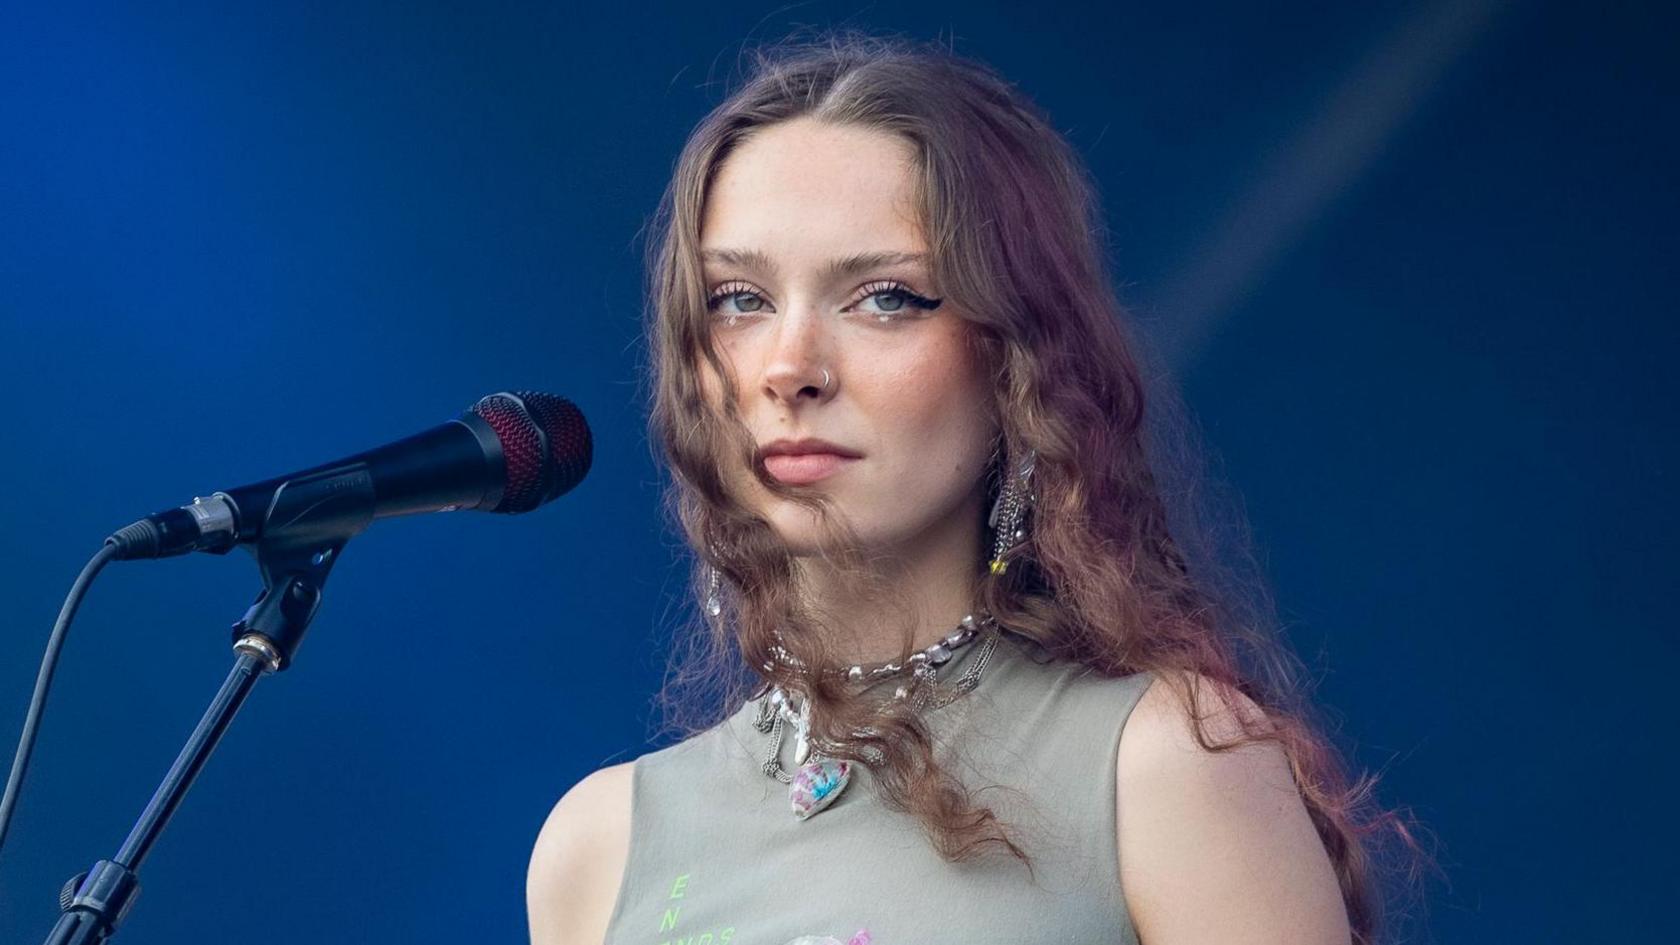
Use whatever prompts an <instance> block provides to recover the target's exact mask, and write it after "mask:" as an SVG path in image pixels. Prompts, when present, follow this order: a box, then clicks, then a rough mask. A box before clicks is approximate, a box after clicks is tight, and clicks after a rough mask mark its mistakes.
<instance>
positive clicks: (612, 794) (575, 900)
mask: <svg viewBox="0 0 1680 945" xmlns="http://www.w3.org/2000/svg"><path fill="white" fill-rule="evenodd" d="M633 765H634V762H626V763H625V764H620V765H613V766H611V767H608V768H602V769H601V770H599V771H596V772H594V773H593V774H591V775H589V776H588V777H586V778H584V779H583V780H582V781H579V782H578V783H577V784H576V785H575V786H573V788H572V789H571V790H570V791H567V792H566V795H565V796H564V797H562V798H560V801H559V803H557V804H555V805H554V809H553V810H552V811H550V812H549V815H548V819H547V820H546V821H544V822H543V826H542V830H541V831H539V832H538V834H537V840H536V844H535V845H534V846H533V848H532V850H531V863H530V867H529V869H528V870H527V872H526V875H525V910H526V915H527V916H528V918H529V920H530V924H531V943H532V945H600V943H601V942H602V940H603V939H605V938H606V934H607V920H608V919H610V918H611V917H612V910H613V905H614V903H615V901H616V899H617V897H618V887H619V883H620V882H621V881H622V879H623V876H624V863H625V860H626V858H627V857H628V854H629V852H630V775H631V770H632V766H633Z"/></svg>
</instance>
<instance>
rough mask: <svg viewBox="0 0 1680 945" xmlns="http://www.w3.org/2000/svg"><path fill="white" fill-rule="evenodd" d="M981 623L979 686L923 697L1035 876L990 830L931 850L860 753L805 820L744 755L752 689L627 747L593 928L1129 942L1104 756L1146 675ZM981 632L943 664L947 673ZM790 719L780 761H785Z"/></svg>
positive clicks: (952, 762) (948, 751)
mask: <svg viewBox="0 0 1680 945" xmlns="http://www.w3.org/2000/svg"><path fill="white" fill-rule="evenodd" d="M986 632H987V633H991V634H996V635H997V636H998V642H997V646H996V648H995V650H994V651H993V653H992V655H991V658H990V660H989V662H988V664H987V665H986V667H985V671H984V673H983V674H982V676H981V678H980V682H979V685H978V686H977V687H976V688H975V689H974V691H972V692H969V693H967V694H965V695H963V696H961V697H960V698H958V699H957V700H956V701H955V702H952V703H951V704H949V705H946V706H943V707H941V708H938V709H930V710H927V711H926V715H925V718H926V721H927V724H928V727H929V729H930V730H931V731H932V733H933V735H934V737H935V738H936V739H937V743H938V748H937V749H936V752H937V754H936V757H937V758H938V760H939V761H940V762H941V763H943V764H945V765H947V766H948V770H951V771H953V772H954V773H956V774H957V775H958V777H960V778H961V779H962V781H963V783H964V784H966V785H967V786H968V787H969V788H970V789H971V790H974V791H976V794H975V797H976V800H977V801H978V802H979V803H981V804H984V805H986V806H988V807H991V808H992V809H993V810H994V811H995V812H996V813H997V814H998V815H999V817H1001V818H1002V819H1003V822H1004V825H1005V829H1006V830H1008V831H1009V832H1010V835H1011V837H1012V839H1014V840H1015V842H1016V843H1017V844H1018V845H1020V846H1022V847H1023V848H1024V849H1025V851H1026V853H1027V854H1028V855H1029V856H1030V857H1031V858H1032V860H1033V870H1034V875H1029V872H1028V870H1027V867H1026V865H1025V864H1023V863H1022V862H1021V861H1020V860H1018V859H1016V858H1015V857H1014V856H1012V855H1010V854H1009V853H1008V852H1007V851H1005V850H1002V849H1001V848H1000V847H999V846H998V845H996V844H988V845H987V849H988V851H989V852H987V853H986V854H984V855H983V856H982V857H981V858H980V859H978V860H971V861H968V862H962V863H948V862H946V861H944V860H942V859H940V857H939V855H938V853H936V852H935V851H934V849H933V848H932V846H931V845H930V844H929V842H928V839H927V837H926V836H925V835H924V834H923V832H922V829H921V827H920V825H919V824H918V823H917V822H916V821H915V819H914V818H912V817H910V816H909V815H908V814H903V813H899V812H897V811H892V810H888V809H887V808H886V807H885V806H883V805H882V803H881V802H880V799H879V798H878V796H877V794H876V789H875V785H874V783H873V779H872V777H871V773H870V771H869V769H868V768H867V767H865V766H862V765H853V766H852V776H851V783H850V784H849V785H848V786H847V787H846V788H845V790H844V791H843V792H842V793H841V795H840V796H839V797H838V798H837V799H836V800H835V801H834V802H833V804H832V805H831V806H830V807H828V808H827V809H825V810H822V811H820V812H818V813H816V814H815V815H813V816H812V817H811V818H810V819H808V820H803V821H802V820H799V819H798V818H796V817H795V816H794V815H793V812H792V810H791V808H790V806H789V800H788V787H787V785H784V784H782V783H780V782H779V781H776V780H774V779H772V778H770V777H769V776H767V775H765V774H764V772H763V770H762V768H761V765H762V763H763V760H764V758H765V756H766V753H767V752H768V750H769V744H770V736H769V735H768V734H766V733H764V732H760V731H759V730H758V729H757V728H755V727H754V725H753V722H754V720H755V718H757V716H758V711H759V705H758V702H757V701H756V700H754V701H748V702H745V703H743V704H742V705H741V706H740V708H739V709H737V710H736V711H735V712H734V713H733V714H732V715H730V716H729V718H727V719H725V720H724V721H723V722H720V723H719V724H717V725H715V726H713V727H712V728H710V729H707V730H706V731H704V732H702V733H700V734H698V735H695V736H693V737H691V738H689V739H687V740H685V741H682V742H679V743H677V744H675V745H672V746H670V747H668V748H664V749H661V750H659V751H654V752H650V753H648V754H645V755H643V756H641V757H640V758H638V759H636V762H635V767H634V770H633V774H632V779H631V781H632V789H631V825H630V849H629V859H628V861H627V862H626V864H625V870H624V878H623V881H622V883H621V884H620V887H619V891H618V899H617V903H616V904H615V906H614V908H613V914H612V918H611V919H610V921H609V922H608V926H607V936H606V945H829V943H831V942H832V943H835V945H865V943H867V945H971V943H981V942H996V943H1008V945H1037V943H1044V945H1051V943H1054V945H1068V943H1081V945H1083V943H1097V942H1101V943H1131V945H1136V943H1137V940H1138V939H1137V933H1136V931H1135V930H1134V928H1133V926H1132V921H1131V916H1130V914H1129V913H1128V912H1127V909H1126V901H1125V898H1124V896H1123V894H1122V892H1121V888H1120V876H1119V858H1118V852H1117V850H1116V838H1115V763H1116V758H1117V752H1118V750H1119V743H1120V735H1121V732H1122V730H1123V728H1124V726H1125V724H1126V719H1127V718H1128V717H1129V716H1130V714H1131V711H1132V708H1133V707H1134V706H1135V705H1137V702H1138V700H1139V699H1140V698H1141V697H1142V696H1143V693H1144V690H1145V689H1147V688H1148V686H1149V683H1150V680H1151V678H1152V675H1151V674H1150V673H1147V672H1143V673H1135V674H1132V675H1130V676H1123V677H1119V678H1115V677H1107V676H1102V675H1099V674H1097V673H1096V672H1095V671H1093V670H1091V669H1089V668H1088V667H1086V666H1083V665H1081V664H1079V663H1076V662H1073V661H1070V660H1061V659H1052V658H1050V657H1049V656H1047V655H1046V654H1045V653H1044V651H1043V650H1042V648H1040V647H1039V646H1038V645H1037V644H1036V643H1034V642H1032V641H1031V640H1028V639H1027V638H1025V637H1022V636H1018V635H1016V634H1013V633H1010V632H1008V631H1001V632H1000V631H996V630H989V631H986ZM984 639H985V635H984V634H983V635H982V636H981V637H980V638H979V639H977V640H976V641H975V642H973V643H971V644H969V645H968V646H964V647H962V648H961V649H959V650H958V651H957V652H956V653H955V654H954V655H953V657H952V659H951V661H950V662H949V663H947V664H946V665H945V666H944V667H942V668H941V670H940V673H939V678H940V684H941V685H942V686H944V685H949V684H950V683H952V682H954V681H955V680H956V679H957V678H958V677H960V676H961V675H962V674H963V673H964V672H965V671H966V670H967V668H968V666H969V665H970V663H971V662H972V661H973V660H974V659H976V654H977V653H978V652H979V651H980V649H981V646H980V644H981V643H982V642H983V641H984ZM792 755H793V738H792V735H791V732H789V733H787V734H786V735H785V736H784V738H783V746H782V754H781V761H782V765H783V767H784V769H785V770H787V771H789V772H792V771H794V770H795V769H796V767H797V766H796V765H795V764H794V763H793V757H792Z"/></svg>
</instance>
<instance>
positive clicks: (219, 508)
mask: <svg viewBox="0 0 1680 945" xmlns="http://www.w3.org/2000/svg"><path fill="white" fill-rule="evenodd" d="M592 455H593V441H592V439H591V437H590V434H589V424H587V423H586V422H584V419H583V413H582V412H581V411H579V410H578V408H577V407H576V406H575V405H574V404H572V402H571V401H569V400H566V399H565V398H563V397H556V396H555V395H553V394H543V393H538V392H535V391H519V392H510V391H503V392H501V393H496V394H491V395H489V396H487V397H484V398H482V399H481V400H479V401H478V403H476V404H474V405H473V406H472V407H471V408H470V409H468V410H467V411H465V412H464V413H462V414H461V415H460V416H459V417H457V418H455V419H453V420H450V421H448V422H446V423H442V424H439V425H438V426H435V427H433V428H431V429H430V430H426V431H424V432H422V433H416V434H415V435H413V436H410V437H406V438H404V439H401V440H398V441H396V442H395V443H389V444H386V445H385V446H380V447H376V448H374V449H371V450H368V451H366V452H362V453H357V454H355V455H353V456H347V457H345V458H344V459H341V460H338V461H337V462H332V463H324V464H322V465H320V466H314V467H311V468H309V469H305V470H303V471H301V472H296V473H292V474H291V475H288V476H280V477H277V478H274V479H267V480H264V481H262V482H258V483H253V484H251V485H248V486H240V487H239V488H236V489H229V490H227V491H225V492H217V493H214V494H213V495H210V496H201V497H198V498H195V499H193V501H192V504H191V505H184V506H181V507H179V508H173V509H166V510H164V511H162V512H157V513H154V514H152V515H148V516H146V517H145V518H143V519H140V520H139V521H137V522H135V523H134V524H132V525H129V526H126V527H124V528H122V529H119V530H118V531H117V532H116V533H115V534H113V535H112V536H111V537H109V538H107V539H105V543H106V544H107V545H114V546H116V548H117V553H116V555H115V557H117V558H119V559H132V558H166V557H170V556H173V555H181V554H186V553H188V552H192V551H207V552H210V553H212V554H226V553H227V552H228V551H229V550H230V549H232V548H233V547H234V546H235V545H240V544H252V543H255V542H257V541H260V540H261V539H262V538H263V536H264V534H266V533H270V532H272V531H276V530H278V529H280V528H283V527H284V526H285V525H287V524H288V522H289V521H291V520H296V519H300V518H302V517H303V515H302V513H301V512H300V510H299V509H297V508H295V506H296V505H297V503H296V502H292V503H286V505H287V510H286V511H285V512H282V513H281V514H282V516H284V518H282V519H278V520H276V521H274V522H270V518H271V516H272V514H273V513H274V511H275V510H276V509H279V508H281V507H282V502H281V501H280V499H281V497H282V494H283V493H285V491H286V490H287V489H292V490H293V496H297V495H303V496H305V500H304V501H305V502H306V503H307V508H308V509H310V510H312V509H314V508H316V507H319V506H326V505H328V504H329V503H336V504H337V505H338V506H339V507H338V508H334V509H333V510H332V514H333V515H334V516H336V517H338V518H339V519H340V520H342V522H343V530H344V532H345V537H348V535H349V534H354V533H356V532H359V531H361V529H362V528H364V527H366V525H367V524H368V523H369V522H371V521H372V520H374V519H381V518H390V517H392V516H397V515H416V514H419V513H422V512H451V511H455V510H457V509H480V510H483V511H487V512H502V513H505V514H517V513H519V512H529V511H531V510H532V509H534V508H536V507H537V506H539V505H542V504H544V503H546V502H549V501H552V500H554V499H556V498H559V497H560V496H561V495H563V494H564V493H566V492H568V491H570V490H571V489H572V488H573V487H574V486H576V485H577V484H578V483H579V482H580V481H582V479H583V477H584V475H585V474H586V473H588V472H589V463H590V459H591V458H592ZM311 485H316V486H320V487H321V488H322V489H323V490H324V494H323V495H322V496H321V497H320V498H318V499H317V498H314V497H312V496H310V494H309V492H308V491H307V490H308V489H309V487H310V486H311ZM300 490H303V491H300Z"/></svg>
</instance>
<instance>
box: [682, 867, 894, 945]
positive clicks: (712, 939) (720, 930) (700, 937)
mask: <svg viewBox="0 0 1680 945" xmlns="http://www.w3.org/2000/svg"><path fill="white" fill-rule="evenodd" d="M692 877H693V874H692V873H683V874H682V875H680V876H678V877H677V878H676V879H673V880H672V881H671V894H670V895H669V896H666V897H665V913H664V914H663V915H661V916H660V917H659V938H658V940H657V945H733V943H734V942H735V926H733V925H725V926H718V927H716V928H710V929H695V930H689V929H683V928H682V927H681V925H682V907H683V900H684V899H687V898H688V894H689V889H688V884H689V880H690V879H691V878H692ZM873 943H874V938H873V937H872V936H871V935H870V934H869V930H868V929H858V930H857V931H856V932H854V933H852V937H851V938H849V939H846V940H845V941H841V940H840V939H837V938H835V937H833V936H832V935H801V936H799V937H798V938H796V939H791V940H789V941H788V942H787V943H786V945H873ZM743 945H744V943H743Z"/></svg>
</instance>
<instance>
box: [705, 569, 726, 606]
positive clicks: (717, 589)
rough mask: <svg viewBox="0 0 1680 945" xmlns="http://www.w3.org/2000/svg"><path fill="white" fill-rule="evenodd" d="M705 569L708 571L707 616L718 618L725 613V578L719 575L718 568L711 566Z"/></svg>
mask: <svg viewBox="0 0 1680 945" xmlns="http://www.w3.org/2000/svg"><path fill="white" fill-rule="evenodd" d="M704 567H705V569H706V614H707V616H711V617H716V616H717V615H718V614H721V613H723V596H722V594H723V578H722V576H721V575H719V574H718V570H717V568H714V567H712V566H711V565H710V564H707V565H705V566H704Z"/></svg>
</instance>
